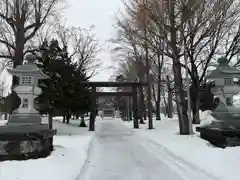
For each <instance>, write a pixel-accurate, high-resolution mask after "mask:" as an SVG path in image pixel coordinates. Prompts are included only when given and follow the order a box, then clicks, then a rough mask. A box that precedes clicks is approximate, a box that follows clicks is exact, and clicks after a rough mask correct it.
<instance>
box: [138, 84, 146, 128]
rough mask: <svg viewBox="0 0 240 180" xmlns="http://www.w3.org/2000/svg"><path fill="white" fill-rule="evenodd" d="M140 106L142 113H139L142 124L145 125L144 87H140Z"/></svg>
mask: <svg viewBox="0 0 240 180" xmlns="http://www.w3.org/2000/svg"><path fill="white" fill-rule="evenodd" d="M139 96H140V97H139V100H140V101H139V106H138V107H140V111H139V119H140V124H145V122H144V120H143V113H144V95H143V88H142V86H140V87H139Z"/></svg>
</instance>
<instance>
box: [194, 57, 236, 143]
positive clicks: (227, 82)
mask: <svg viewBox="0 0 240 180" xmlns="http://www.w3.org/2000/svg"><path fill="white" fill-rule="evenodd" d="M218 63H219V65H218V67H217V68H216V70H213V71H212V72H211V74H210V75H209V76H208V77H207V79H208V80H210V81H214V83H215V86H214V87H213V88H212V89H211V92H212V93H213V94H214V96H215V99H214V100H215V103H216V105H217V107H216V108H215V109H214V110H213V111H212V116H213V117H214V118H215V120H214V121H213V122H212V123H211V124H209V125H205V126H200V127H197V128H196V130H197V131H198V132H200V135H201V137H202V138H203V139H205V140H208V141H209V142H210V143H212V144H213V145H215V146H218V147H226V146H238V145H240V107H236V106H234V105H233V96H234V95H237V94H238V93H239V92H240V86H239V78H240V70H238V69H236V68H232V67H230V66H229V65H228V63H227V59H226V58H224V57H222V58H220V59H218Z"/></svg>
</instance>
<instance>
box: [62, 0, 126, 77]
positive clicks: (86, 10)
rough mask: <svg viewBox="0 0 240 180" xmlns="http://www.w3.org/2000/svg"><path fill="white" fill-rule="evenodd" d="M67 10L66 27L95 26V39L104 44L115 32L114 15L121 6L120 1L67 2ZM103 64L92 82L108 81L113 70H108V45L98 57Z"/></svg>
mask: <svg viewBox="0 0 240 180" xmlns="http://www.w3.org/2000/svg"><path fill="white" fill-rule="evenodd" d="M68 2H69V6H70V7H69V8H68V9H67V10H66V11H65V13H64V14H65V16H66V19H67V25H69V26H80V27H83V28H88V27H90V26H91V25H94V26H95V32H96V36H97V38H98V39H99V40H100V42H101V44H104V43H105V42H106V41H107V40H109V39H110V38H111V37H114V35H115V33H116V30H115V29H114V28H113V27H112V26H113V25H114V23H115V21H116V13H117V12H118V10H119V7H120V5H121V2H122V1H121V0H104V1H100V0H68ZM99 58H101V59H102V61H103V62H104V63H103V65H102V67H101V69H100V70H99V72H98V73H99V74H98V75H96V76H95V77H94V78H93V79H92V80H93V81H108V79H109V77H110V75H111V74H112V71H113V70H110V68H108V67H109V66H110V65H111V64H112V61H113V60H111V56H110V52H109V48H108V45H107V44H106V45H105V46H104V52H102V53H101V54H100V55H99Z"/></svg>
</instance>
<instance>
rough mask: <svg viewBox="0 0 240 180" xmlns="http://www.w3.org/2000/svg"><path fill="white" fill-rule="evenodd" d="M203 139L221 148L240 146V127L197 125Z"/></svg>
mask: <svg viewBox="0 0 240 180" xmlns="http://www.w3.org/2000/svg"><path fill="white" fill-rule="evenodd" d="M196 131H198V132H200V136H201V138H202V139H204V140H207V141H209V142H210V143H211V144H212V145H214V146H216V147H220V148H225V147H234V146H240V128H233V127H221V128H220V127H216V126H214V125H208V126H202V127H197V128H196Z"/></svg>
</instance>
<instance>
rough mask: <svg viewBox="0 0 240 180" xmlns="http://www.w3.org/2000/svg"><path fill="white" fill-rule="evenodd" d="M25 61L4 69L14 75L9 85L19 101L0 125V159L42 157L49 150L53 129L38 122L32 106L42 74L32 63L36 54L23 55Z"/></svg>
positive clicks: (39, 116)
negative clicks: (15, 80) (16, 80)
mask: <svg viewBox="0 0 240 180" xmlns="http://www.w3.org/2000/svg"><path fill="white" fill-rule="evenodd" d="M25 60H26V61H27V62H26V63H24V64H23V65H19V66H17V67H16V68H15V69H8V71H9V73H10V74H12V75H13V76H16V77H17V78H18V82H19V83H18V84H17V85H15V86H14V87H13V90H14V91H15V92H16V93H17V95H18V97H19V99H20V100H21V103H20V106H19V107H18V108H17V109H15V110H14V111H13V112H12V114H10V117H9V120H8V123H7V124H6V125H5V126H1V127H0V160H10V159H29V158H38V157H46V156H47V155H49V154H50V152H51V151H52V149H53V144H52V143H53V135H54V134H56V130H52V129H49V125H48V124H42V122H41V121H42V120H41V119H42V118H41V115H40V114H39V113H38V111H37V110H36V108H35V98H36V97H37V96H38V95H39V94H41V89H40V88H39V87H38V81H39V80H40V79H46V78H48V76H46V75H45V74H44V73H43V72H42V71H41V70H40V69H39V68H38V67H37V66H36V64H35V63H34V61H35V60H36V57H35V56H33V55H27V56H26V59H25Z"/></svg>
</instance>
